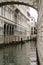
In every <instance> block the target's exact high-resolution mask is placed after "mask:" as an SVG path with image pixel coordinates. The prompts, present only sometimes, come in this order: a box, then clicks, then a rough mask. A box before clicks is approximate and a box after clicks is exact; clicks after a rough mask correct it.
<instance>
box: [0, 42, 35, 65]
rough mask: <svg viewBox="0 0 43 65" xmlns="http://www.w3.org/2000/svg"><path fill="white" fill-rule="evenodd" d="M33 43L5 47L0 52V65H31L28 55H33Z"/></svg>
mask: <svg viewBox="0 0 43 65" xmlns="http://www.w3.org/2000/svg"><path fill="white" fill-rule="evenodd" d="M34 44H35V42H28V43H24V44H17V45H12V46H7V47H6V48H4V49H2V50H0V65H31V64H30V63H31V62H30V55H31V56H32V53H33V56H34V55H35V58H36V53H35V46H34Z"/></svg>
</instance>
